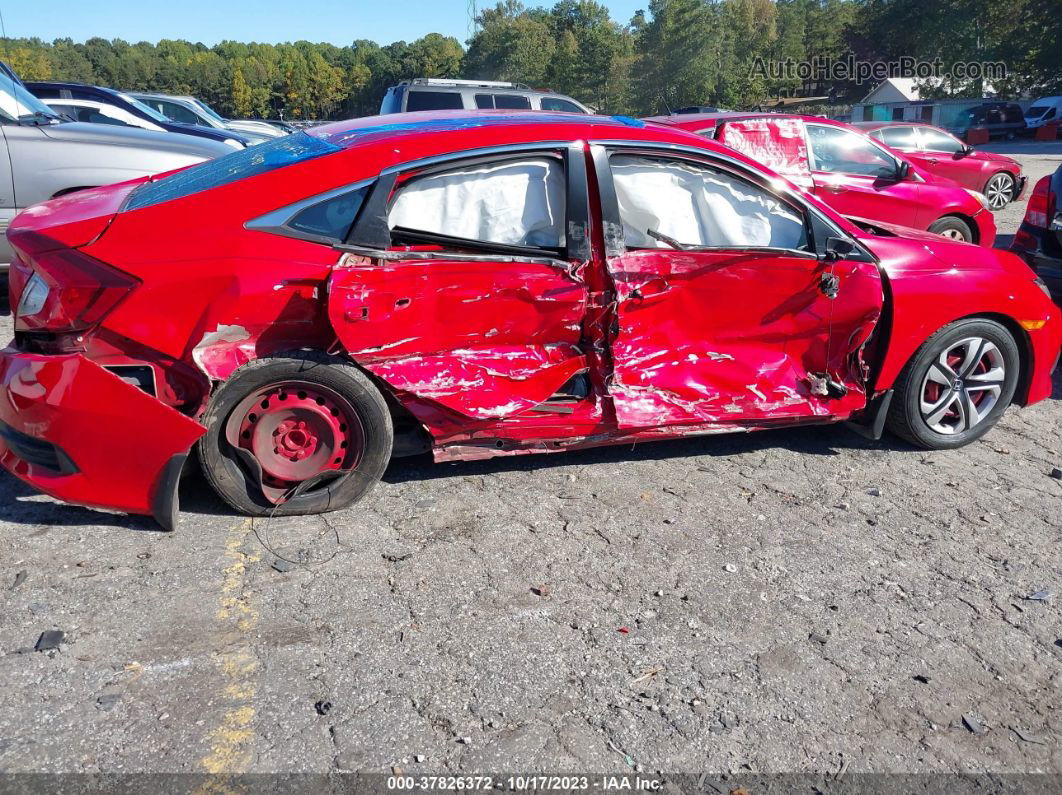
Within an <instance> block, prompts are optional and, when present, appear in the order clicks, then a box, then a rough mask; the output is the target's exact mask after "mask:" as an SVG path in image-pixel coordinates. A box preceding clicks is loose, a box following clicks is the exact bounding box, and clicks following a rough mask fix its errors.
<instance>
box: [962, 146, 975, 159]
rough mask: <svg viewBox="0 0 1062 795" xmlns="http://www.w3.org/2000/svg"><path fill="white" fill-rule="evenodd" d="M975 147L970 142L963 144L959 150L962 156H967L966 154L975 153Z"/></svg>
mask: <svg viewBox="0 0 1062 795" xmlns="http://www.w3.org/2000/svg"><path fill="white" fill-rule="evenodd" d="M973 150H974V148H973V147H972V146H970V145H969V144H963V145H962V149H961V150H960V151H959V156H960V157H966V155H969V154H973Z"/></svg>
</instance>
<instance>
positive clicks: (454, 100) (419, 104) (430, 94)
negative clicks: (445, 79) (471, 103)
mask: <svg viewBox="0 0 1062 795" xmlns="http://www.w3.org/2000/svg"><path fill="white" fill-rule="evenodd" d="M464 106H465V103H464V101H463V100H462V99H461V95H460V94H458V93H456V92H454V91H410V92H409V98H408V99H407V100H406V110H407V111H415V110H460V109H461V108H463V107H464Z"/></svg>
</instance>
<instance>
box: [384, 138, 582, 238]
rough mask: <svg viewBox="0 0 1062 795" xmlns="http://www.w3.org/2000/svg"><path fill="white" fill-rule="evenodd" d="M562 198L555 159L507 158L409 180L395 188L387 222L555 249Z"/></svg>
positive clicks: (560, 174) (561, 178)
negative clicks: (501, 160)
mask: <svg viewBox="0 0 1062 795" xmlns="http://www.w3.org/2000/svg"><path fill="white" fill-rule="evenodd" d="M564 197H565V186H564V169H563V167H562V165H561V163H560V162H559V161H557V160H553V159H551V158H545V157H539V158H528V159H526V160H508V161H504V162H501V163H494V164H489V165H479V166H474V167H470V168H467V169H462V170H459V171H447V172H444V173H441V174H429V175H427V176H423V177H417V178H415V179H413V180H411V181H410V182H409V183H407V184H406V185H403V186H402V187H400V188H399V190H398V195H397V196H396V197H395V200H394V203H393V204H392V206H391V210H390V213H389V214H388V224H389V226H390V227H391V228H392V229H394V228H395V227H402V228H405V229H412V230H417V231H421V232H433V233H436V234H443V235H449V236H451V237H460V238H465V239H468V240H480V241H486V242H490V243H503V244H506V245H516V246H535V247H540V248H560V247H561V246H563V245H564V217H565V215H564Z"/></svg>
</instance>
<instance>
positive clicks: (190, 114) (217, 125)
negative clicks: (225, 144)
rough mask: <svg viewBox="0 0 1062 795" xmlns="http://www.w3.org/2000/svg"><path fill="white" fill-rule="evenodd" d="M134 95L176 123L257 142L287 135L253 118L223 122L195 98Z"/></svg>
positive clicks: (173, 95) (212, 110)
mask: <svg viewBox="0 0 1062 795" xmlns="http://www.w3.org/2000/svg"><path fill="white" fill-rule="evenodd" d="M133 96H134V97H136V98H137V99H139V100H140V101H141V102H143V103H144V104H145V105H148V106H149V107H151V108H154V109H155V110H157V111H158V112H159V113H161V114H162V115H163V116H168V117H169V118H171V119H173V120H174V121H179V122H181V123H182V124H196V125H198V126H200V127H213V128H214V129H216V130H235V131H236V132H238V133H241V134H243V135H246V136H248V137H250V138H255V139H260V140H256V141H255V143H262V141H265V140H267V139H269V138H280V137H281V136H283V135H286V133H285V132H283V131H282V130H280V129H278V128H276V127H274V126H273V125H272V124H269V123H268V122H264V121H254V120H253V119H223V118H222V117H221V115H220V114H218V112H217V111H215V110H214V109H213V108H212V107H210V106H209V105H208V104H206V103H205V102H203V100H201V99H197V98H195V97H190V96H178V95H175V94H133Z"/></svg>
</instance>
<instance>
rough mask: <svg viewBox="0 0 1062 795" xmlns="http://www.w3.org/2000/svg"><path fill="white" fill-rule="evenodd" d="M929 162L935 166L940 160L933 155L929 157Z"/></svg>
mask: <svg viewBox="0 0 1062 795" xmlns="http://www.w3.org/2000/svg"><path fill="white" fill-rule="evenodd" d="M929 162H930V163H932V164H933V165H934V166H935V165H936V164H937V163H939V162H940V161H939V160H938V159H937V158H935V157H931V158H929Z"/></svg>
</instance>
